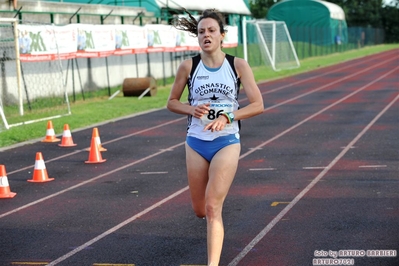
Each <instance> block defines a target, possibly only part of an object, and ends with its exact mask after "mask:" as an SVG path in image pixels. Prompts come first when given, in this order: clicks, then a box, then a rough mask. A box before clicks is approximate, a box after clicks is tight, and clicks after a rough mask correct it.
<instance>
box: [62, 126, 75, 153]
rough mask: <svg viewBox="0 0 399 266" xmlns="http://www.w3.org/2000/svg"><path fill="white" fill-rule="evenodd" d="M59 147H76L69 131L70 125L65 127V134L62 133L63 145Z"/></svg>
mask: <svg viewBox="0 0 399 266" xmlns="http://www.w3.org/2000/svg"><path fill="white" fill-rule="evenodd" d="M58 146H60V147H73V146H76V144H75V143H73V139H72V134H71V130H70V129H69V125H68V124H65V125H64V132H63V133H62V139H61V143H60V144H58Z"/></svg>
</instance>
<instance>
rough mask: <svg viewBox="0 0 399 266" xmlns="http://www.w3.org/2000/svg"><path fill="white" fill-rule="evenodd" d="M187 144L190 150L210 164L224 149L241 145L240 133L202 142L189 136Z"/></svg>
mask: <svg viewBox="0 0 399 266" xmlns="http://www.w3.org/2000/svg"><path fill="white" fill-rule="evenodd" d="M186 143H187V144H188V146H190V148H192V149H193V150H195V151H196V152H197V153H198V154H199V155H201V156H202V157H204V158H205V160H207V161H208V162H210V161H211V160H212V158H213V156H215V154H216V153H217V152H218V151H219V150H221V149H223V148H224V147H226V146H228V145H231V144H235V143H240V135H239V133H236V134H230V135H227V136H221V137H218V138H216V139H214V140H201V139H198V138H195V137H190V136H187V138H186Z"/></svg>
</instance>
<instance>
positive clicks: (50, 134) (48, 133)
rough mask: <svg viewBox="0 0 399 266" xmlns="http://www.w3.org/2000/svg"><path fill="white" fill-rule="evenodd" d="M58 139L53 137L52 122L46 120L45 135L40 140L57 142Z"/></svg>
mask: <svg viewBox="0 0 399 266" xmlns="http://www.w3.org/2000/svg"><path fill="white" fill-rule="evenodd" d="M57 141H60V139H58V138H56V137H55V133H54V128H53V122H51V121H48V122H47V130H46V137H45V138H44V139H43V140H42V142H57Z"/></svg>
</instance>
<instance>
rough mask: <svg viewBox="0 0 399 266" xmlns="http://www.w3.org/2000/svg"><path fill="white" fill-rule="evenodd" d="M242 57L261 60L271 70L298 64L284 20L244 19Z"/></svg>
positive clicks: (295, 66)
mask: <svg viewBox="0 0 399 266" xmlns="http://www.w3.org/2000/svg"><path fill="white" fill-rule="evenodd" d="M244 31H245V33H244V34H243V36H244V57H245V58H246V59H247V61H251V60H252V61H253V60H262V62H263V63H264V64H266V65H267V66H271V67H272V68H273V70H275V71H280V70H283V69H291V68H297V67H299V66H300V63H299V60H298V56H297V54H296V51H295V47H294V45H293V43H292V40H291V37H290V33H289V31H288V29H287V26H286V24H285V22H284V21H265V20H250V21H245V20H244Z"/></svg>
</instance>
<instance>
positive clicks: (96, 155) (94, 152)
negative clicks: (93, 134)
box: [85, 138, 106, 163]
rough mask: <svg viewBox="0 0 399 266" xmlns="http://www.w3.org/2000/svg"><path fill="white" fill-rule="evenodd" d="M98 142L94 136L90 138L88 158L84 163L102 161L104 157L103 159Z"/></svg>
mask: <svg viewBox="0 0 399 266" xmlns="http://www.w3.org/2000/svg"><path fill="white" fill-rule="evenodd" d="M98 148H99V147H98V144H97V142H96V139H95V138H91V145H90V153H89V159H88V160H87V161H85V163H103V162H105V161H106V159H103V157H102V155H101V152H100V150H99V149H98Z"/></svg>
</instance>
